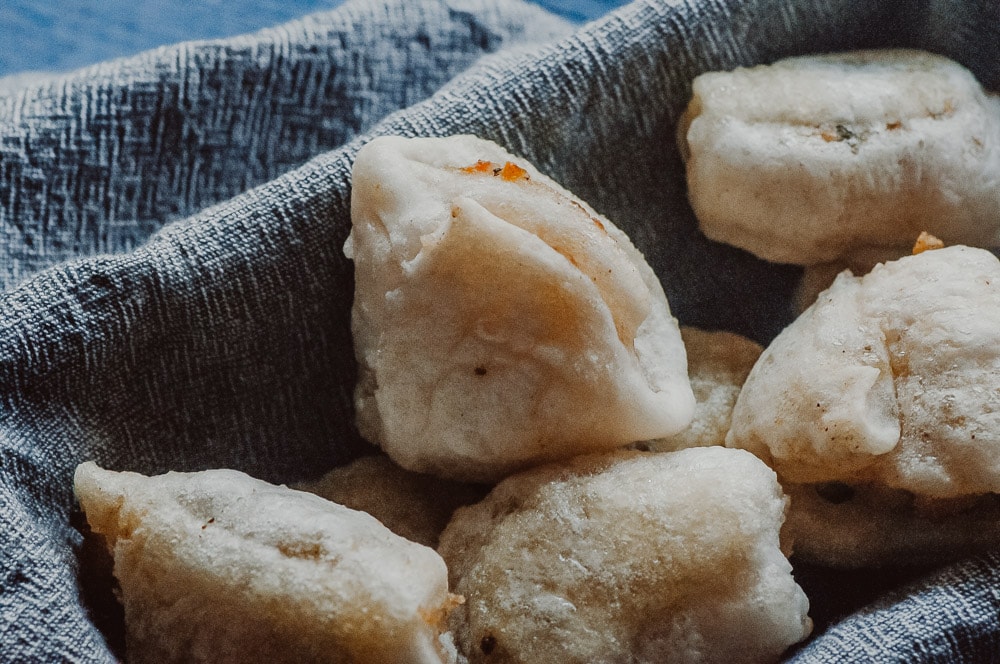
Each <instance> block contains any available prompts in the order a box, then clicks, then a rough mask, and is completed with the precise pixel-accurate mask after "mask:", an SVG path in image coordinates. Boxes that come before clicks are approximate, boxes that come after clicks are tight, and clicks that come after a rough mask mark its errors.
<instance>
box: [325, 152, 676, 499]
mask: <svg viewBox="0 0 1000 664" xmlns="http://www.w3.org/2000/svg"><path fill="white" fill-rule="evenodd" d="M351 219H352V223H353V228H352V231H351V236H350V238H349V239H348V242H347V245H346V246H345V252H346V253H347V254H348V256H350V257H352V258H353V259H354V262H355V281H356V290H355V300H354V308H353V315H352V330H353V333H354V343H355V353H356V356H357V359H358V366H359V383H358V387H357V390H356V396H355V403H356V406H357V422H358V428H359V430H360V431H361V433H362V435H364V436H365V437H366V438H367V439H369V440H371V441H372V442H374V443H376V444H378V445H379V446H381V447H382V449H383V450H385V452H386V453H387V454H388V455H389V456H390V457H392V459H393V460H394V461H396V462H397V463H399V464H400V465H401V466H403V467H404V468H407V469H409V470H414V471H418V472H426V473H432V474H437V475H440V476H444V477H448V478H451V479H458V480H465V481H484V482H485V481H495V480H497V479H499V478H501V477H503V476H504V475H506V474H508V473H510V472H513V471H514V470H517V469H519V468H523V467H526V466H530V465H533V464H537V463H540V462H542V461H546V460H551V459H558V458H565V457H570V456H574V455H577V454H581V453H584V452H588V451H595V450H608V449H613V448H616V447H620V446H622V445H625V444H628V443H631V442H634V441H637V440H645V439H649V438H655V437H660V436H666V435H670V434H673V433H676V432H677V431H679V430H681V429H683V428H684V426H686V425H687V423H688V422H689V421H690V419H691V416H692V411H693V408H694V397H693V395H692V393H691V387H690V384H689V383H688V379H687V363H686V359H685V355H684V348H683V344H682V343H681V339H680V333H679V331H678V328H677V322H676V321H675V320H674V318H673V317H672V316H671V315H670V309H669V306H668V304H667V299H666V297H665V295H664V294H663V289H662V287H661V286H660V284H659V281H658V280H657V278H656V275H655V274H654V273H653V271H652V270H651V269H650V268H649V266H648V265H647V264H646V262H645V260H644V259H643V257H642V255H641V254H640V253H639V251H638V250H636V249H635V247H634V246H633V245H632V243H631V242H630V241H629V240H628V238H627V237H626V236H625V234H624V233H622V232H621V231H620V230H618V229H617V228H616V227H615V226H614V225H613V224H611V222H610V221H608V220H607V219H605V218H603V217H601V216H600V215H598V214H597V213H596V212H595V211H594V210H592V209H591V208H590V207H589V206H587V205H586V204H585V203H583V202H582V201H580V200H578V199H576V198H574V197H573V196H572V195H571V194H569V192H567V191H565V190H564V189H562V188H561V187H559V185H557V184H556V183H555V182H553V181H552V180H551V179H549V178H547V177H545V176H544V175H542V174H541V173H539V172H538V171H537V170H536V169H535V168H534V167H533V166H531V164H529V163H527V162H526V161H525V160H523V159H519V158H517V157H514V156H513V155H511V154H509V153H507V152H506V151H504V150H502V149H501V148H500V147H499V146H497V145H496V144H494V143H491V142H489V141H484V140H481V139H478V138H475V137H473V136H452V137H449V138H438V139H430V138H426V139H405V138H399V137H383V138H378V139H375V140H374V141H372V142H371V143H369V144H368V145H366V146H365V147H364V148H362V150H361V151H360V152H359V154H358V156H357V160H356V161H355V164H354V171H353V190H352V199H351Z"/></svg>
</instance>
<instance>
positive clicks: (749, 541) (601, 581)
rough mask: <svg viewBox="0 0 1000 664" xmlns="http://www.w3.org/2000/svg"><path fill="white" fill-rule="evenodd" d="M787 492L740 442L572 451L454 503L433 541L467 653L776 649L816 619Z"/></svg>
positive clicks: (537, 657) (515, 655)
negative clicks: (801, 572)
mask: <svg viewBox="0 0 1000 664" xmlns="http://www.w3.org/2000/svg"><path fill="white" fill-rule="evenodd" d="M785 503H786V501H785V498H784V496H783V494H782V491H781V488H780V486H779V485H778V483H777V479H776V477H775V475H774V473H773V472H772V471H771V470H770V469H768V468H767V466H765V465H764V464H763V463H762V462H761V461H760V460H758V459H756V458H755V457H754V456H752V455H750V454H747V453H746V452H742V451H737V450H728V449H725V448H722V447H703V448H693V449H686V450H681V451H679V452H670V453H666V454H653V453H642V452H617V453H613V454H609V455H593V456H587V457H577V458H575V459H572V460H570V461H568V462H562V463H556V464H551V465H548V466H542V467H539V468H534V469H532V470H529V471H526V472H523V473H519V474H517V475H513V476H511V477H509V478H507V479H506V480H504V481H503V482H501V483H500V484H498V485H497V487H496V488H495V489H494V490H493V492H492V493H490V495H489V496H488V497H487V498H486V499H485V500H484V501H482V502H481V503H478V504H476V505H473V506H471V507H464V508H461V509H459V510H458V511H457V512H456V513H455V517H454V518H453V519H452V522H451V523H450V524H449V525H448V528H447V529H446V530H445V532H444V534H443V535H442V538H441V545H440V547H439V551H440V553H441V555H442V556H444V558H445V560H446V561H447V562H448V567H449V575H450V577H451V582H452V585H453V587H454V588H455V589H456V592H460V593H462V594H463V595H464V596H465V597H466V603H465V604H464V605H463V606H462V607H460V608H459V609H458V610H456V611H455V613H454V614H453V625H454V631H455V634H456V642H457V643H458V644H459V647H460V650H461V651H462V652H463V653H464V654H465V655H467V656H468V657H469V661H470V662H605V663H607V664H614V663H619V662H621V663H623V664H624V663H626V662H628V663H646V662H648V663H653V662H726V663H735V662H772V661H776V660H777V659H778V657H779V656H780V655H781V653H782V652H783V651H784V650H785V649H786V648H787V647H788V646H790V645H791V644H793V643H795V642H797V641H799V640H801V639H803V638H805V637H806V636H807V635H808V634H809V631H810V629H811V622H810V620H809V618H808V617H807V611H808V600H807V599H806V596H805V594H804V593H803V592H802V590H801V589H800V588H799V587H798V585H796V583H795V581H794V580H793V578H792V575H791V566H790V565H789V563H788V561H787V559H786V558H785V556H784V555H783V553H782V550H781V548H780V546H779V529H780V527H781V523H782V521H783V519H784V510H785Z"/></svg>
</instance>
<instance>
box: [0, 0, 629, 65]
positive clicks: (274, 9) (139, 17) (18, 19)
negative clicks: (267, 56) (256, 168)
mask: <svg viewBox="0 0 1000 664" xmlns="http://www.w3.org/2000/svg"><path fill="white" fill-rule="evenodd" d="M341 1H342V0H246V1H242V0H0V76H5V75H8V74H15V73H20V72H25V71H65V70H69V69H75V68H77V67H82V66H84V65H88V64H92V63H94V62H99V61H101V60H107V59H110V58H116V57H119V56H123V55H131V54H133V53H138V52H139V51H144V50H146V49H149V48H153V47H155V46H161V45H163V44H171V43H174V42H178V41H184V40H188V39H208V38H214V37H228V36H232V35H238V34H241V33H244V32H253V31H255V30H259V29H260V28H265V27H268V26H271V25H275V24H278V23H283V22H285V21H288V20H290V19H293V18H296V17H299V16H302V15H304V14H308V13H311V12H314V11H320V10H323V9H330V8H332V7H336V6H337V5H339V4H340V3H341ZM625 2H626V0H537V4H539V5H542V6H543V7H545V8H546V9H548V10H550V11H552V12H554V13H556V14H559V15H560V16H563V17H565V18H567V19H570V20H571V21H575V22H581V23H582V22H584V21H587V20H590V19H593V18H597V17H599V16H601V15H603V14H604V13H606V12H607V11H608V10H609V9H611V8H614V7H617V6H619V5H623V4H625Z"/></svg>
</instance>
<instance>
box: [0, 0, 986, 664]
mask: <svg viewBox="0 0 1000 664" xmlns="http://www.w3.org/2000/svg"><path fill="white" fill-rule="evenodd" d="M874 46H911V47H916V48H925V49H928V50H932V51H935V52H939V53H943V54H945V55H948V56H950V57H953V58H955V59H957V60H958V61H960V62H962V63H963V64H965V65H966V66H968V67H969V68H970V69H971V70H972V71H973V72H974V73H975V74H976V75H977V76H978V77H979V78H980V80H981V81H982V82H983V83H984V84H985V85H986V86H987V87H992V88H996V87H998V85H997V84H998V82H1000V67H998V66H997V64H996V63H997V62H998V56H1000V9H998V6H997V4H996V3H995V2H994V0H967V1H966V2H957V3H956V2H946V1H945V0H903V1H899V0H883V1H881V2H871V3H857V2H854V1H853V0H690V1H687V2H678V1H674V2H668V1H658V0H640V1H638V2H635V3H633V4H631V5H629V6H626V7H623V8H621V9H619V10H617V11H615V12H613V13H612V14H610V15H608V16H607V17H605V18H603V19H601V20H599V21H596V22H594V23H591V24H588V25H587V26H584V27H583V28H581V29H579V30H576V31H573V30H572V28H571V26H569V25H568V24H567V23H565V22H564V21H562V20H560V19H558V18H555V17H553V16H551V15H549V14H547V13H545V12H543V11H542V10H540V9H538V8H537V7H533V6H529V5H525V4H522V3H520V2H518V1H516V0H420V1H419V2H415V1H413V0H352V1H351V2H348V3H346V4H344V5H343V6H341V7H339V8H337V9H335V10H332V11H330V12H325V13H322V14H317V15H313V16H311V17H307V18H305V19H302V20H300V21H296V22H293V23H290V24H287V25H284V26H281V27H278V28H275V29H272V30H265V31H263V32H260V33H257V34H254V35H249V36H245V37H238V38H234V39H227V40H219V41H210V42H197V43H186V44H181V45H178V46H173V47H165V48H161V49H158V50H155V51H152V52H149V53H145V54H142V55H140V56H136V57H133V58H127V59H123V60H118V61H113V62H109V63H105V64H101V65H97V66H94V67H91V68H88V69H85V70H81V71H79V72H75V73H73V74H69V75H64V76H57V77H53V78H51V79H48V80H47V81H45V82H43V83H39V84H34V85H30V86H20V87H18V86H14V87H8V88H6V89H4V90H2V91H0V286H2V288H3V293H2V295H0V661H11V662H14V661H18V662H20V661H27V662H33V661H39V662H47V661H63V660H66V661H85V662H106V661H114V654H113V652H112V649H111V646H114V645H115V636H114V622H115V620H116V617H115V615H114V613H113V608H107V607H106V606H105V605H104V604H102V603H101V601H100V598H99V597H97V595H99V592H98V591H95V590H93V589H92V588H88V587H86V586H84V587H83V588H82V590H81V586H80V585H79V582H78V571H79V566H80V564H79V560H80V557H81V556H82V557H86V556H87V555H88V554H87V552H86V551H81V550H80V546H81V538H80V536H79V533H78V532H77V531H76V530H75V529H74V528H73V527H72V525H71V522H72V521H73V520H74V518H75V517H74V514H73V499H72V490H71V475H72V471H73V468H74V467H75V466H76V464H77V463H79V462H81V461H83V460H87V459H97V460H98V461H99V462H100V463H102V464H103V465H106V466H108V467H111V468H116V469H126V468H127V469H131V470H137V471H140V472H145V473H157V472H163V471H166V470H168V469H174V470H194V469H202V468H209V467H232V468H238V469H240V470H243V471H246V472H248V473H250V474H252V475H255V476H258V477H261V478H263V479H266V480H269V481H275V482H288V481H293V480H300V479H304V478H307V477H314V476H317V475H319V474H321V473H322V472H324V471H325V470H327V469H329V468H330V467H332V466H333V465H336V464H338V463H341V462H343V461H345V460H347V459H349V458H351V457H353V456H356V455H357V454H358V453H360V452H361V451H362V450H364V449H365V443H364V442H363V441H361V440H359V439H358V437H357V434H356V432H355V431H354V429H353V425H352V406H351V392H352V388H353V383H354V376H355V373H354V358H353V353H352V350H351V340H350V330H349V308H350V303H351V299H352V294H353V293H352V288H353V282H352V265H351V263H350V262H349V261H348V260H347V259H346V258H345V257H344V255H343V253H342V251H341V247H342V245H343V241H344V239H345V238H346V235H347V232H348V229H349V226H350V218H349V196H350V166H351V161H352V157H353V155H354V154H355V153H356V151H357V149H358V147H359V146H360V145H361V144H362V143H363V142H364V141H365V140H367V139H369V138H371V137H372V136H375V135H379V134H402V135H408V136H416V135H448V134H454V133H474V134H478V135H480V136H483V137H485V138H489V139H492V140H495V141H497V142H499V143H501V144H503V145H504V146H506V147H507V148H508V149H510V150H511V151H513V152H514V153H517V154H521V155H523V156H525V157H526V158H528V159H530V160H531V161H533V162H534V163H535V164H536V165H537V166H538V167H539V168H540V169H541V170H543V171H545V172H547V173H549V174H550V175H551V176H552V177H554V178H555V179H556V180H557V181H559V182H561V183H562V184H563V185H565V186H566V187H567V188H569V189H570V190H572V191H574V192H575V193H576V194H577V195H579V196H580V197H582V198H583V199H584V200H587V201H588V202H590V203H591V204H592V205H593V206H594V207H595V208H597V209H598V210H599V211H601V212H602V213H604V214H606V215H607V216H608V217H610V218H611V219H613V220H614V221H615V222H616V223H617V224H618V225H619V226H621V227H622V229H623V230H625V231H626V232H627V233H629V235H630V236H631V237H632V238H633V240H634V242H635V243H636V245H637V246H638V247H639V248H640V249H641V250H642V251H643V252H644V253H645V254H646V256H647V257H648V259H649V262H650V264H651V265H652V267H653V269H654V270H655V271H656V272H657V274H658V275H659V276H660V278H661V279H662V280H663V283H664V287H665V290H666V291H667V294H668V297H669V299H670V302H671V305H672V308H673V310H674V313H675V315H677V316H678V318H679V319H680V320H681V322H682V323H684V324H689V325H699V326H702V327H708V328H723V329H730V330H733V331H736V332H739V333H742V334H746V335H748V336H751V337H753V338H755V339H757V340H759V341H762V342H766V341H768V340H769V339H770V338H772V337H773V336H774V335H775V334H776V333H777V332H778V331H779V330H780V329H781V328H782V327H783V326H784V325H785V324H786V323H787V322H788V321H789V320H790V319H791V316H792V310H791V296H792V292H793V290H794V287H795V284H796V280H797V278H798V276H799V273H798V271H797V270H795V269H794V268H789V267H786V266H776V265H771V264H767V263H764V262H762V261H759V260H757V259H754V258H753V257H751V256H749V255H748V254H746V253H744V252H741V251H739V250H736V249H734V248H731V247H726V246H722V245H719V244H715V243H712V242H709V241H708V240H706V239H705V238H704V237H703V236H701V235H700V234H699V233H698V231H697V229H696V225H695V221H694V218H693V214H692V212H691V210H690V207H689V205H688V204H687V201H686V196H685V188H684V174H683V167H682V164H681V162H680V158H679V155H678V154H677V150H676V147H675V144H674V130H675V124H676V121H677V118H678V117H679V115H680V113H681V112H682V110H683V109H684V106H685V104H686V102H687V98H688V96H689V94H690V82H691V79H692V78H693V77H694V76H696V75H697V74H699V73H701V72H704V71H708V70H714V69H728V68H732V67H735V66H738V65H750V64H755V63H762V62H771V61H773V60H775V59H778V58H781V57H785V56H789V55H795V54H801V53H807V52H818V51H833V50H845V49H853V48H860V47H874ZM796 573H797V574H798V575H799V576H800V578H801V579H802V581H803V584H804V585H805V586H806V588H807V590H808V591H809V592H810V596H811V601H812V603H813V614H814V615H815V616H817V617H818V620H817V622H818V630H817V634H816V636H815V637H814V638H813V639H812V640H811V641H810V642H809V643H807V644H805V645H804V646H802V647H799V648H797V649H796V650H795V651H794V652H792V653H789V658H790V659H791V660H792V661H794V662H798V663H807V662H808V663H813V662H846V661H855V662H987V661H1000V655H998V648H1000V639H998V635H1000V590H998V585H997V582H998V580H1000V579H998V575H1000V557H998V556H995V555H990V556H984V557H980V558H976V559H972V560H965V561H959V562H957V563H955V564H953V565H951V566H948V567H945V568H943V569H941V570H936V571H930V570H906V571H883V572H878V573H871V572H862V573H856V574H840V575H838V576H831V575H830V574H829V573H827V572H826V571H824V570H815V569H809V568H806V567H798V568H797V571H796ZM81 578H82V577H81ZM831 579H833V581H832V582H831ZM81 593H83V594H82V595H81ZM102 607H103V608H102ZM98 625H100V626H101V627H103V628H104V631H101V630H99V629H98ZM109 639H110V640H109Z"/></svg>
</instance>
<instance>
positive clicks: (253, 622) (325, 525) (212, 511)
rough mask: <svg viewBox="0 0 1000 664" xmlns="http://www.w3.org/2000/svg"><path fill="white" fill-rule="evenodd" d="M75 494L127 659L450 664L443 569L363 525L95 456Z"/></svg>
mask: <svg viewBox="0 0 1000 664" xmlns="http://www.w3.org/2000/svg"><path fill="white" fill-rule="evenodd" d="M75 491H76V495H77V497H78V498H79V500H80V505H81V507H82V508H83V511H84V512H85V513H86V516H87V521H88V522H89V524H90V528H91V530H92V531H93V532H94V533H97V534H98V535H100V536H102V537H104V538H105V540H106V542H107V545H108V547H109V549H110V550H111V552H112V554H113V556H114V575H115V578H116V579H117V581H118V585H119V588H120V592H119V595H120V599H121V601H122V604H123V606H124V609H125V627H126V641H127V643H126V646H127V653H128V658H129V661H130V662H157V663H162V662H213V663H217V662H233V663H236V662H240V663H243V662H269V663H270V662H289V663H291V662H338V663H341V662H343V663H347V662H352V663H358V662H371V663H372V664H375V663H384V662H390V661H391V662H413V663H428V664H439V663H442V662H452V661H454V660H455V657H456V654H455V652H454V648H453V646H452V647H451V648H449V647H448V643H447V640H446V639H445V640H442V635H443V633H444V628H445V623H446V620H447V613H448V612H449V611H450V610H451V608H452V607H453V606H454V604H455V603H456V598H455V597H454V596H452V595H449V593H448V584H447V570H446V569H445V564H444V561H443V560H442V559H441V557H440V556H438V555H437V553H435V552H434V551H433V550H432V549H429V548H427V547H425V546H421V545H419V544H414V543H412V542H408V541H406V540H404V539H403V538H401V537H398V536H397V535H394V534H393V533H391V532H390V531H389V530H387V529H386V528H385V527H384V526H382V524H380V523H379V522H378V521H376V520H375V519H374V518H373V517H371V516H369V515H367V514H364V513H363V512H357V511H354V510H350V509H348V508H346V507H343V506H341V505H337V504H335V503H331V502H329V501H326V500H323V499H322V498H319V497H318V496H314V495H311V494H308V493H304V492H301V491H294V490H292V489H289V488H287V487H283V486H275V485H272V484H268V483H266V482H262V481H260V480H256V479H253V478H251V477H249V476H247V475H244V474H243V473H239V472H237V471H233V470H208V471H204V472H200V473H167V474H166V475H159V476H156V477H145V476H143V475H139V474H137V473H130V472H122V473H116V472H113V471H109V470H103V469H101V468H99V467H98V466H97V465H96V464H94V463H93V462H88V463H85V464H82V465H80V466H79V467H78V468H77V470H76V477H75Z"/></svg>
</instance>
